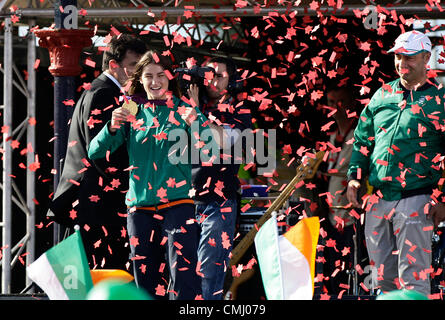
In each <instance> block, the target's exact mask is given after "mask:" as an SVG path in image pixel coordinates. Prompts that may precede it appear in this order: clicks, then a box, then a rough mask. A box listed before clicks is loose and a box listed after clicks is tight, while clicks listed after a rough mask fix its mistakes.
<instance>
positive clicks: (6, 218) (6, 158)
mask: <svg viewBox="0 0 445 320" xmlns="http://www.w3.org/2000/svg"><path fill="white" fill-rule="evenodd" d="M3 65H4V68H5V72H4V78H3V94H4V96H3V108H4V109H3V126H4V127H6V128H8V130H7V131H5V132H4V133H3V141H4V142H5V143H4V145H3V149H4V153H3V172H2V175H3V198H2V200H3V203H2V210H3V225H2V227H3V230H2V231H3V234H2V261H3V264H2V293H3V294H9V293H11V229H12V223H11V198H12V194H11V190H12V188H11V169H12V161H11V160H12V150H11V144H10V143H9V142H6V141H8V140H7V139H8V138H9V136H10V135H11V134H12V81H10V80H11V79H12V76H13V75H12V23H11V19H10V18H6V19H5V42H4V60H3Z"/></svg>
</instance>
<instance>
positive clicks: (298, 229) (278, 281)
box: [255, 214, 320, 300]
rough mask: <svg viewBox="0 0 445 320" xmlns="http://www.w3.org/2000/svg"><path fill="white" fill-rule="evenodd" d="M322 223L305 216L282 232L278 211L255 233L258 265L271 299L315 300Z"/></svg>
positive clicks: (265, 288)
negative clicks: (316, 262)
mask: <svg viewBox="0 0 445 320" xmlns="http://www.w3.org/2000/svg"><path fill="white" fill-rule="evenodd" d="M319 232H320V222H319V220H318V217H310V218H304V219H302V220H300V221H299V222H298V223H297V224H296V225H295V226H293V227H292V228H291V229H289V230H288V231H287V232H286V233H285V234H283V235H280V236H279V235H278V228H277V220H276V217H275V214H273V215H272V217H271V218H270V219H269V220H267V221H266V222H265V223H264V224H263V226H262V227H261V228H260V230H259V231H258V233H257V235H256V236H255V247H256V251H257V257H258V264H259V266H260V270H261V277H262V280H263V285H264V290H265V292H266V296H267V299H268V300H311V299H312V296H313V294H314V274H315V253H316V250H317V242H318V235H319Z"/></svg>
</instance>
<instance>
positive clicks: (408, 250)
mask: <svg viewBox="0 0 445 320" xmlns="http://www.w3.org/2000/svg"><path fill="white" fill-rule="evenodd" d="M388 52H393V53H394V63H395V69H396V71H397V73H398V75H399V78H398V79H396V80H394V81H391V82H389V83H388V84H385V85H383V86H382V87H381V88H380V89H378V90H377V92H376V93H375V94H374V95H373V97H372V98H371V101H370V102H369V104H368V105H367V106H366V108H365V109H364V110H363V112H362V113H361V115H360V120H359V123H358V125H357V128H356V130H355V134H354V138H355V142H354V147H353V152H352V157H351V161H350V164H349V170H348V189H347V197H348V200H349V201H350V202H351V203H352V204H353V205H354V206H356V207H359V206H360V204H359V200H360V199H357V190H358V188H359V187H360V185H361V183H363V181H364V179H365V178H366V177H368V181H369V184H370V185H371V186H373V194H372V195H371V197H369V199H368V202H367V204H364V205H363V206H364V207H366V211H367V212H366V223H365V238H366V245H367V250H368V254H369V258H370V262H371V264H372V265H373V266H374V267H375V268H376V269H377V272H376V274H374V277H373V284H374V286H375V288H377V289H380V290H382V291H383V292H386V291H391V290H395V289H398V288H406V289H413V290H416V291H419V292H421V293H423V294H430V292H431V286H430V275H431V273H432V268H431V237H432V233H433V229H434V226H436V227H437V225H438V223H439V222H440V221H443V220H444V213H445V205H444V204H442V193H441V192H440V191H439V188H438V183H439V181H440V178H441V175H442V171H443V167H442V166H441V165H440V164H441V159H440V158H441V155H442V154H445V132H444V130H443V129H442V128H443V126H444V123H445V110H444V107H445V106H444V102H445V89H444V88H443V86H442V85H440V84H439V83H438V82H437V81H435V80H434V79H428V76H427V74H428V73H427V63H428V61H429V59H430V57H431V41H430V40H429V38H428V36H426V35H425V34H423V33H421V32H417V31H410V32H406V33H404V34H402V35H400V36H399V37H398V38H397V39H396V42H395V46H394V47H393V48H392V49H391V50H389V51H388Z"/></svg>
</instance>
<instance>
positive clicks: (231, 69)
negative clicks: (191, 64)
mask: <svg viewBox="0 0 445 320" xmlns="http://www.w3.org/2000/svg"><path fill="white" fill-rule="evenodd" d="M210 63H216V64H218V63H224V64H225V65H226V68H227V73H228V75H229V77H230V78H231V79H232V78H233V77H234V75H235V73H236V64H235V62H234V61H233V60H232V59H229V58H224V57H214V58H211V59H210V60H209V61H207V63H206V64H207V65H209V64H210Z"/></svg>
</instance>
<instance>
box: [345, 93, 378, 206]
mask: <svg viewBox="0 0 445 320" xmlns="http://www.w3.org/2000/svg"><path fill="white" fill-rule="evenodd" d="M376 94H377V93H376ZM374 96H375V95H374ZM372 108H373V99H371V102H370V103H369V104H368V105H367V106H366V107H365V109H363V111H362V112H361V114H360V118H359V122H358V124H357V128H356V129H355V131H354V144H353V148H352V154H351V160H350V162H349V168H348V187H347V191H346V198H347V199H348V201H349V202H351V203H352V205H353V206H355V207H359V206H360V204H359V201H358V199H357V194H358V190H359V189H360V187H361V183H362V181H363V180H364V178H365V177H366V175H367V174H368V170H369V164H370V160H369V159H370V157H371V153H372V151H373V150H374V134H375V132H374V121H373V115H372Z"/></svg>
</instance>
